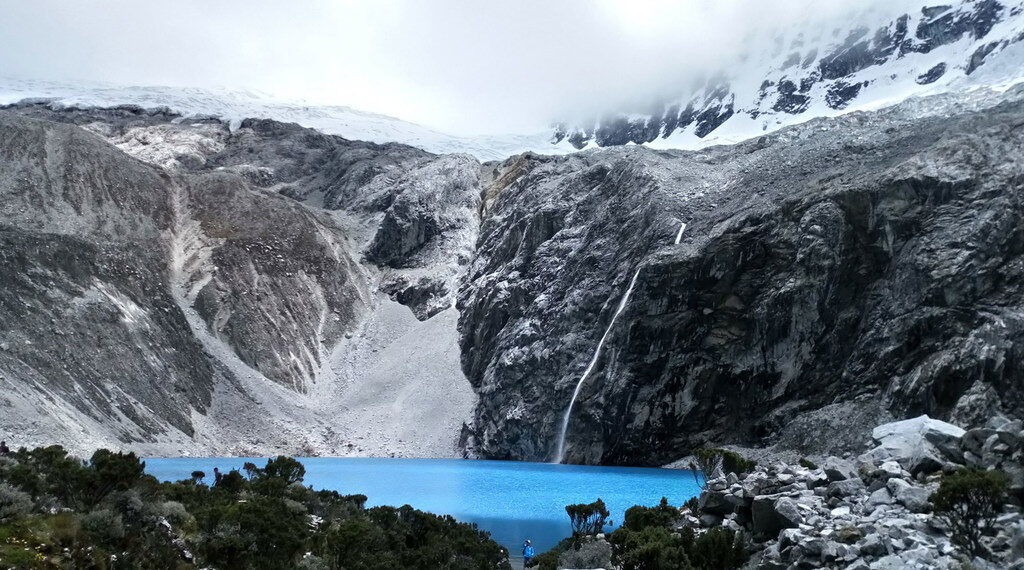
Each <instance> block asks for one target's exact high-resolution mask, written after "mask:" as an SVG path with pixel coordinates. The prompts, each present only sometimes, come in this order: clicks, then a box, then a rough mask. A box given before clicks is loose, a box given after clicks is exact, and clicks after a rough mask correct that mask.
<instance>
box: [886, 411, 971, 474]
mask: <svg viewBox="0 0 1024 570" xmlns="http://www.w3.org/2000/svg"><path fill="white" fill-rule="evenodd" d="M964 433H965V432H964V430H963V429H961V428H959V427H957V426H954V425H952V424H948V423H946V422H942V421H939V420H934V419H932V418H929V417H928V416H927V415H922V416H918V417H916V418H912V419H909V420H903V421H898V422H892V423H888V424H884V425H880V426H878V427H876V428H875V429H874V430H873V431H872V432H871V437H872V438H873V439H874V440H875V441H876V442H878V446H877V447H875V448H874V449H872V450H871V451H869V452H868V453H867V454H866V455H867V456H868V457H870V458H871V459H872V460H874V461H876V462H879V463H882V462H885V461H889V460H894V461H897V462H898V463H899V464H900V465H901V466H902V467H903V468H904V469H906V470H907V471H909V472H910V473H911V474H912V475H917V474H918V473H921V472H924V473H933V472H935V471H938V470H940V469H941V468H942V464H943V461H944V460H953V461H962V460H963V455H962V452H961V451H960V438H961V437H962V436H963V434H964Z"/></svg>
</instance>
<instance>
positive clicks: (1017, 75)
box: [554, 0, 1024, 149]
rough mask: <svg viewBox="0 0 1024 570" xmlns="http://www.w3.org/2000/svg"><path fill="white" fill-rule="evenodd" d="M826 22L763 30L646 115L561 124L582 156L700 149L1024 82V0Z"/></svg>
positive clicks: (877, 12)
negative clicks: (618, 148) (619, 149)
mask: <svg viewBox="0 0 1024 570" xmlns="http://www.w3.org/2000/svg"><path fill="white" fill-rule="evenodd" d="M872 4H873V6H872V7H870V8H866V9H864V10H863V11H862V12H859V13H856V14H853V15H852V16H850V17H847V18H845V19H844V20H843V21H842V22H841V23H835V22H828V23H827V24H825V25H822V23H820V22H817V23H814V22H808V23H807V24H806V25H805V26H804V27H802V28H793V29H786V30H774V31H765V32H764V33H761V34H757V35H754V36H752V37H750V38H749V39H748V40H747V44H746V47H745V48H744V49H743V50H742V52H741V53H742V54H743V55H742V57H741V58H740V61H737V62H736V63H735V64H734V65H727V66H725V67H724V68H722V69H719V70H718V71H717V72H715V73H713V74H711V75H709V76H707V77H705V78H704V79H703V80H701V81H699V82H697V83H696V84H695V85H694V86H693V88H692V89H690V90H685V91H684V92H682V93H680V96H679V97H678V98H674V99H671V100H666V101H659V102H656V103H655V104H654V105H652V107H651V108H650V109H648V110H646V111H641V112H632V113H623V112H621V111H623V110H621V109H613V110H611V111H612V112H611V113H609V114H607V115H606V116H604V117H601V118H598V119H595V120H594V121H593V122H590V123H588V124H580V125H566V124H560V125H557V126H556V127H555V132H554V140H555V141H556V142H559V143H560V142H562V141H567V142H569V143H570V144H572V145H573V146H574V147H576V148H580V149H583V148H588V147H593V146H614V145H622V144H629V143H636V144H647V145H649V146H655V147H659V148H696V147H702V146H707V145H709V144H721V143H732V142H737V141H740V140H745V139H748V138H750V137H753V136H757V135H760V134H762V133H764V132H768V131H773V130H776V129H778V128H781V127H783V126H786V125H791V124H795V123H799V122H803V121H806V120H808V119H810V118H813V117H820V116H830V115H836V114H840V113H843V112H849V111H852V110H866V109H874V108H880V107H884V106H888V105H891V104H895V103H898V102H900V101H903V100H905V99H907V98H908V97H911V96H915V95H928V94H934V93H939V92H946V91H954V90H964V89H973V88H975V87H978V86H987V87H996V88H1005V87H1006V86H1008V85H1011V84H1013V83H1015V82H1017V81H1020V80H1021V79H1022V78H1024V42H1022V41H1021V40H1024V2H1022V1H1021V0H957V1H954V2H950V3H945V4H925V3H922V2H920V0H907V1H903V2H897V3H895V4H894V5H889V6H884V7H882V6H878V5H877V4H878V3H872Z"/></svg>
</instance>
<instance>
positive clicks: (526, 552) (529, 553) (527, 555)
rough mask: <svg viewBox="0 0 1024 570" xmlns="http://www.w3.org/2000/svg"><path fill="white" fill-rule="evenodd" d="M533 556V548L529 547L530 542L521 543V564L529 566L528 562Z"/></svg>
mask: <svg viewBox="0 0 1024 570" xmlns="http://www.w3.org/2000/svg"><path fill="white" fill-rule="evenodd" d="M533 555H534V551H533V546H531V545H530V541H529V540H527V541H526V542H524V543H523V564H524V565H528V564H530V561H531V560H533Z"/></svg>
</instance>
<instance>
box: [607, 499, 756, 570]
mask: <svg viewBox="0 0 1024 570" xmlns="http://www.w3.org/2000/svg"><path fill="white" fill-rule="evenodd" d="M678 518H679V510H678V509H676V508H675V507H673V506H671V505H669V504H668V501H666V500H665V499H664V498H663V499H662V501H661V503H660V504H659V505H658V506H655V507H641V506H635V507H630V508H629V510H627V511H626V518H625V520H624V521H623V523H622V526H621V527H619V528H618V529H616V530H615V532H613V533H611V535H609V541H610V542H611V544H612V561H613V562H614V563H617V564H619V565H620V566H621V567H622V570H641V569H643V570H652V569H661V568H682V569H689V568H694V569H699V570H731V569H734V568H739V567H741V566H742V565H743V564H744V563H746V561H747V558H748V556H747V553H746V547H745V545H744V543H743V539H742V536H741V535H739V534H738V533H735V532H734V531H732V530H729V529H721V528H719V529H711V530H708V531H705V532H703V533H700V534H697V533H696V532H694V530H693V529H692V528H690V527H683V528H681V529H680V530H679V531H674V530H673V527H674V523H676V521H677V520H678Z"/></svg>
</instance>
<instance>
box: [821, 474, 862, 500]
mask: <svg viewBox="0 0 1024 570" xmlns="http://www.w3.org/2000/svg"><path fill="white" fill-rule="evenodd" d="M865 490H866V488H865V486H864V482H863V481H861V480H860V479H856V478H855V479H845V480H843V481H835V482H833V483H829V484H828V496H829V497H849V496H850V495H856V494H858V493H863V492H864V491H865Z"/></svg>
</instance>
